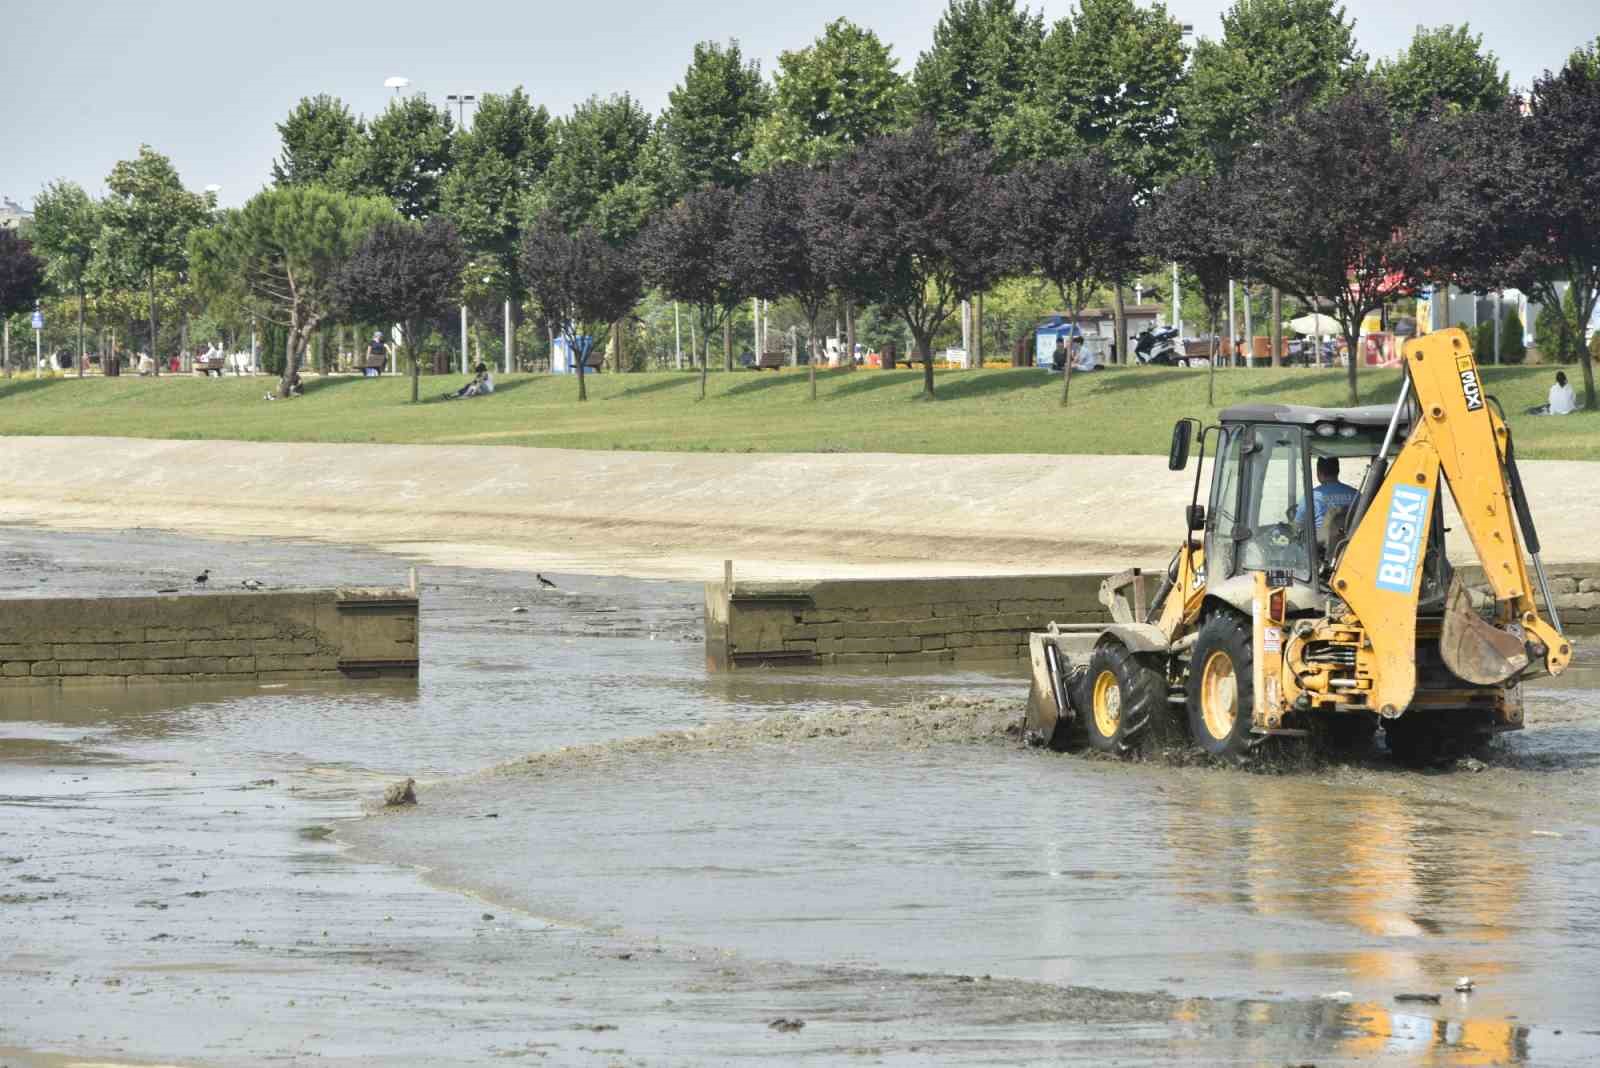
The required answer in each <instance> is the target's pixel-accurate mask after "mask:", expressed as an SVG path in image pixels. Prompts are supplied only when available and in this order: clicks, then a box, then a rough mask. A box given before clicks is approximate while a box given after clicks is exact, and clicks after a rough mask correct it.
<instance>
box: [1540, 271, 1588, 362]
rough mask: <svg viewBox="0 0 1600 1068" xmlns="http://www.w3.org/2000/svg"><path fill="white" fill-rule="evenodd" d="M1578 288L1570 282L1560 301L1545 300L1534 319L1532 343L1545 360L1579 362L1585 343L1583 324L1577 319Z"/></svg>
mask: <svg viewBox="0 0 1600 1068" xmlns="http://www.w3.org/2000/svg"><path fill="white" fill-rule="evenodd" d="M1577 293H1578V291H1577V289H1576V288H1575V287H1573V286H1568V287H1567V291H1566V293H1564V294H1563V295H1562V297H1561V302H1560V303H1559V304H1545V305H1541V306H1540V308H1539V314H1538V315H1537V316H1536V317H1535V318H1534V320H1533V345H1534V348H1536V349H1538V350H1539V355H1540V356H1543V357H1544V358H1545V359H1546V360H1550V359H1554V360H1556V361H1557V362H1559V363H1576V362H1577V360H1578V350H1579V349H1580V348H1582V347H1583V334H1584V331H1583V326H1582V324H1580V323H1579V321H1578V302H1577Z"/></svg>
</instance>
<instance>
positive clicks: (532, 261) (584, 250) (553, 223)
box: [522, 216, 643, 401]
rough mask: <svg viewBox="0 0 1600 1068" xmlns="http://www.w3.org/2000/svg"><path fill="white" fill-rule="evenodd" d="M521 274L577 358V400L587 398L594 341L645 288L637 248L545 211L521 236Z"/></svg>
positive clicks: (542, 313) (553, 330) (549, 326)
mask: <svg viewBox="0 0 1600 1068" xmlns="http://www.w3.org/2000/svg"><path fill="white" fill-rule="evenodd" d="M522 277H523V280H524V282H525V283H526V285H527V287H528V296H529V297H530V298H532V300H533V303H534V304H535V305H536V306H537V307H538V309H539V315H540V317H541V318H542V319H543V320H544V322H545V326H546V328H547V329H548V330H549V331H550V333H551V334H552V335H559V336H560V337H561V338H562V339H563V340H564V341H565V342H566V343H567V351H568V352H569V353H572V354H573V355H574V356H575V358H576V359H577V366H578V400H580V401H586V400H588V399H589V390H588V386H587V385H586V384H585V382H584V371H585V370H586V369H587V368H586V367H585V365H586V364H587V363H588V362H589V350H590V347H591V346H592V345H593V343H594V339H595V338H598V337H601V336H603V335H604V333H605V331H607V330H609V329H610V326H611V324H612V323H615V322H618V321H620V320H621V319H622V318H623V317H624V316H626V315H627V314H628V313H629V312H630V311H632V310H633V306H634V305H635V304H637V303H638V302H639V295H640V293H641V292H642V289H643V286H642V282H641V280H640V277H639V269H638V267H637V266H636V265H635V263H634V255H633V253H632V251H631V250H629V249H627V248H624V247H621V246H618V245H614V244H612V243H611V242H609V241H607V240H606V239H605V238H603V237H601V236H600V235H599V234H598V233H596V232H595V231H594V229H593V228H592V227H588V226H583V227H580V228H579V229H578V230H577V231H576V232H575V233H574V232H569V231H568V230H567V229H566V228H565V227H563V226H562V225H561V224H560V222H559V221H557V220H556V219H555V218H554V217H552V216H541V217H539V218H537V219H535V220H534V221H533V222H532V223H530V224H529V226H528V229H527V232H526V233H525V234H523V237H522Z"/></svg>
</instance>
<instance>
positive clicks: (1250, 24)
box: [1183, 0, 1366, 164]
mask: <svg viewBox="0 0 1600 1068" xmlns="http://www.w3.org/2000/svg"><path fill="white" fill-rule="evenodd" d="M1365 68H1366V55H1365V54H1364V53H1362V52H1361V51H1359V50H1358V49H1357V48H1356V43H1355V25H1354V23H1352V22H1349V21H1347V20H1346V19H1345V13H1344V8H1343V7H1342V6H1336V0H1236V3H1235V4H1234V5H1233V7H1231V8H1229V9H1228V10H1227V11H1226V12H1225V13H1224V14H1223V16H1222V38H1221V40H1219V41H1213V40H1210V39H1209V38H1201V40H1200V41H1199V42H1198V43H1197V44H1196V45H1195V49H1194V62H1193V64H1192V65H1191V67H1190V76H1189V88H1188V92H1187V93H1186V94H1185V100H1184V106H1183V116H1184V125H1185V126H1186V127H1187V128H1188V129H1189V130H1190V131H1191V133H1192V136H1193V138H1194V139H1195V143H1196V144H1197V147H1199V148H1200V149H1201V150H1202V151H1204V152H1207V153H1209V154H1210V155H1211V156H1212V157H1214V158H1216V159H1218V160H1221V161H1223V162H1224V164H1225V163H1226V161H1227V160H1228V159H1229V158H1231V157H1232V156H1233V155H1235V154H1236V153H1237V152H1238V151H1239V150H1240V149H1241V148H1242V147H1243V146H1245V145H1248V144H1249V143H1250V142H1251V141H1252V140H1253V139H1254V138H1255V136H1256V134H1257V132H1258V131H1260V130H1263V129H1271V128H1272V127H1274V126H1275V125H1277V121H1278V119H1279V117H1281V116H1282V115H1283V114H1285V113H1288V112H1293V111H1296V110H1299V109H1301V108H1304V107H1307V106H1310V105H1312V104H1316V103H1319V102H1321V101H1323V100H1326V99H1328V98H1329V97H1332V96H1336V95H1339V94H1340V93H1342V92H1344V91H1345V90H1346V89H1348V88H1350V87H1351V86H1352V85H1353V84H1354V81H1355V80H1356V79H1357V78H1359V76H1360V75H1361V74H1362V72H1363V71H1364V70H1365Z"/></svg>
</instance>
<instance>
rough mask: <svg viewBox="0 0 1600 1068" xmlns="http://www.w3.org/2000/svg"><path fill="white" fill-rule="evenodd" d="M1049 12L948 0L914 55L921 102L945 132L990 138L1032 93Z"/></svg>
mask: <svg viewBox="0 0 1600 1068" xmlns="http://www.w3.org/2000/svg"><path fill="white" fill-rule="evenodd" d="M1043 41H1044V16H1042V15H1040V14H1038V13H1037V12H1032V11H1029V10H1028V9H1027V8H1026V7H1022V8H1019V7H1017V5H1016V2H1015V0H950V3H949V5H948V6H947V7H946V8H945V11H944V14H943V15H942V16H940V18H939V24H938V25H937V26H935V27H934V29H933V46H932V47H931V48H929V49H928V51H926V52H924V53H922V55H921V56H920V57H918V59H917V66H916V69H915V71H914V72H913V75H912V91H913V94H914V96H915V99H916V104H917V107H918V109H919V110H920V111H921V112H922V114H924V115H926V116H928V117H929V118H931V119H932V120H933V121H934V123H935V125H937V126H938V127H939V129H940V130H941V131H944V132H954V131H963V132H967V133H974V134H977V135H978V136H979V137H981V138H983V139H984V140H986V141H989V140H993V138H994V131H995V129H996V128H997V127H998V126H999V125H1000V123H1001V122H1002V121H1003V120H1004V119H1006V117H1007V116H1009V115H1011V114H1012V113H1013V112H1015V110H1016V109H1017V108H1018V107H1019V106H1020V105H1021V104H1022V103H1023V102H1024V101H1025V100H1026V99H1027V98H1028V97H1029V96H1030V95H1031V94H1032V93H1033V91H1034V82H1035V79H1036V77H1037V75H1038V67H1039V49H1040V45H1041V44H1042V42H1043Z"/></svg>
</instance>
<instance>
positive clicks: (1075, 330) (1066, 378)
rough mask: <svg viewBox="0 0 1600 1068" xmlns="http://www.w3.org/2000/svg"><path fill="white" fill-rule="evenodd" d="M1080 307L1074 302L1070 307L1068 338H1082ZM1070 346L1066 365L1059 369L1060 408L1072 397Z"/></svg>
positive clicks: (1069, 345) (1068, 346)
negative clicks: (1070, 326)
mask: <svg viewBox="0 0 1600 1068" xmlns="http://www.w3.org/2000/svg"><path fill="white" fill-rule="evenodd" d="M1082 307H1083V306H1082V305H1080V304H1077V303H1076V302H1074V304H1073V305H1072V333H1071V334H1069V335H1068V337H1069V338H1072V339H1076V338H1080V337H1082V336H1083V334H1082V333H1081V330H1082V328H1081V327H1079V326H1078V316H1079V315H1080V314H1081V313H1082ZM1072 362H1073V361H1072V345H1071V344H1070V343H1069V344H1068V345H1067V365H1066V366H1065V367H1063V368H1062V369H1061V407H1063V408H1065V407H1066V406H1067V399H1068V398H1069V397H1070V396H1071V395H1072Z"/></svg>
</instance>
